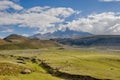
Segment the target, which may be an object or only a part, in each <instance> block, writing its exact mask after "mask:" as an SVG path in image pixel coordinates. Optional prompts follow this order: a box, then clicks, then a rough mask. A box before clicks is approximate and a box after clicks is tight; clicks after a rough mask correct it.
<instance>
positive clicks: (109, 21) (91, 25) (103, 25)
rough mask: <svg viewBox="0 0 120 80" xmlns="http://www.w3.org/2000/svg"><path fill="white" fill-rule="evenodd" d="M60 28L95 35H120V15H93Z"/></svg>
mask: <svg viewBox="0 0 120 80" xmlns="http://www.w3.org/2000/svg"><path fill="white" fill-rule="evenodd" d="M60 26H61V27H62V28H64V27H69V28H70V29H71V30H76V31H85V32H90V33H93V34H120V15H119V13H114V12H104V13H99V14H91V15H88V16H87V17H86V18H79V19H77V20H73V21H71V22H67V24H65V25H60Z"/></svg>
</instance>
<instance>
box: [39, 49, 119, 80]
mask: <svg viewBox="0 0 120 80" xmlns="http://www.w3.org/2000/svg"><path fill="white" fill-rule="evenodd" d="M39 58H40V59H43V60H44V61H46V63H49V65H51V66H52V67H54V68H57V69H59V70H60V71H62V72H67V73H70V74H79V75H88V76H92V77H95V78H99V79H113V80H120V54H119V52H109V51H96V50H59V51H49V52H47V53H44V54H41V56H39Z"/></svg>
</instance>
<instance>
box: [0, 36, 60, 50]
mask: <svg viewBox="0 0 120 80" xmlns="http://www.w3.org/2000/svg"><path fill="white" fill-rule="evenodd" d="M58 46H59V44H57V43H55V42H52V41H49V40H40V39H37V38H33V39H31V38H27V37H24V36H21V35H17V34H12V35H9V36H8V37H6V38H4V39H0V49H1V50H5V49H9V50H10V49H39V48H44V47H45V48H47V47H58Z"/></svg>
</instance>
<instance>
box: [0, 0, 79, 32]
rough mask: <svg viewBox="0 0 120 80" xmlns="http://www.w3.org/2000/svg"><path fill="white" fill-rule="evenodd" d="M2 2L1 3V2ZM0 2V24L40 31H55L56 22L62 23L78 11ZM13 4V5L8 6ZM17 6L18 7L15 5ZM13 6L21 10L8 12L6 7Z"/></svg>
mask: <svg viewBox="0 0 120 80" xmlns="http://www.w3.org/2000/svg"><path fill="white" fill-rule="evenodd" d="M2 3H3V4H2ZM2 3H1V4H0V6H2V7H1V10H4V11H1V12H0V26H9V25H18V26H19V27H29V28H37V29H38V31H39V32H40V33H47V32H54V31H56V24H59V23H62V22H64V21H65V19H66V18H67V17H69V16H71V15H72V14H77V13H78V11H75V10H73V9H72V8H65V7H57V8H51V7H49V6H45V7H40V6H36V7H32V8H30V9H23V8H22V7H20V6H19V5H17V4H15V3H13V2H11V1H7V0H6V1H2ZM8 4H14V6H15V7H14V6H13V5H12V6H8ZM16 6H19V7H16ZM9 8H13V9H16V10H21V9H22V10H21V11H20V12H15V13H9V12H6V9H9Z"/></svg>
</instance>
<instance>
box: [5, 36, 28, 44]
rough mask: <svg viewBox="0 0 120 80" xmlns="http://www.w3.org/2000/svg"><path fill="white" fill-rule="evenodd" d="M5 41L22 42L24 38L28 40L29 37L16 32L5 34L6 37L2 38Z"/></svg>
mask: <svg viewBox="0 0 120 80" xmlns="http://www.w3.org/2000/svg"><path fill="white" fill-rule="evenodd" d="M4 40H5V41H8V42H18V43H19V42H23V41H26V40H29V38H27V37H24V36H21V35H17V34H11V35H9V36H7V37H6V38H4Z"/></svg>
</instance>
